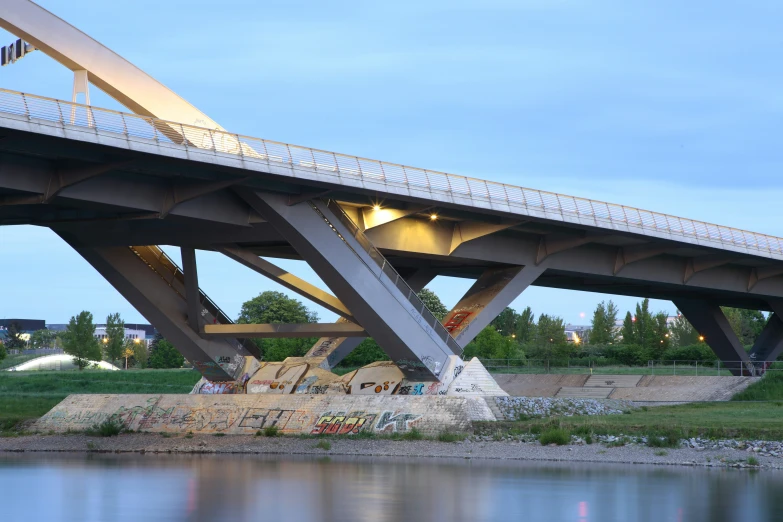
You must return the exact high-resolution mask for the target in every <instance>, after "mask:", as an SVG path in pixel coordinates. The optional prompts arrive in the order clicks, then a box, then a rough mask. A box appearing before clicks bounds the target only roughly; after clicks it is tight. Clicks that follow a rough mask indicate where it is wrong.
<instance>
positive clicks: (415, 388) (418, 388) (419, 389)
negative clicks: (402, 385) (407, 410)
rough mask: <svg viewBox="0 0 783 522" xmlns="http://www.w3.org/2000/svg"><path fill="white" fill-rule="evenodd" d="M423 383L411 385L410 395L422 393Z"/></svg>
mask: <svg viewBox="0 0 783 522" xmlns="http://www.w3.org/2000/svg"><path fill="white" fill-rule="evenodd" d="M423 390H424V383H421V382H420V383H418V384H415V385H414V386H413V393H411V395H424V391H423Z"/></svg>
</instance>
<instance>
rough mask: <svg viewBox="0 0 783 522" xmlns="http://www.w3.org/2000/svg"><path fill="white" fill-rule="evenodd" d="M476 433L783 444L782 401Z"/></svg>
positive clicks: (531, 423) (489, 427) (520, 424)
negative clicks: (552, 432)
mask: <svg viewBox="0 0 783 522" xmlns="http://www.w3.org/2000/svg"><path fill="white" fill-rule="evenodd" d="M475 428H476V430H477V432H479V433H481V434H483V435H491V434H494V433H495V432H496V431H497V430H498V429H501V430H503V431H506V432H511V431H515V432H517V433H519V432H523V433H524V432H528V433H543V432H544V431H546V430H549V429H553V428H560V429H564V430H567V431H570V432H571V433H574V434H576V435H586V434H588V433H590V434H592V435H593V436H595V435H615V436H617V435H620V434H625V435H649V434H651V433H654V434H660V435H666V434H667V433H669V432H672V431H677V432H679V433H680V436H681V437H682V438H686V437H709V438H731V437H739V438H748V439H766V440H783V401H780V402H767V403H743V402H711V403H694V404H683V405H678V406H657V407H655V408H648V409H647V410H646V411H644V410H641V409H638V410H633V411H631V413H630V414H628V415H601V416H575V417H560V418H556V419H552V418H549V419H530V420H526V421H507V422H478V423H475Z"/></svg>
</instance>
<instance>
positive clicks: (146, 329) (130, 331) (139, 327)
mask: <svg viewBox="0 0 783 522" xmlns="http://www.w3.org/2000/svg"><path fill="white" fill-rule="evenodd" d="M46 327H47V328H48V329H49V330H52V331H55V332H64V331H65V330H66V328H68V325H67V324H47V325H46ZM156 333H158V331H157V330H156V329H155V327H154V326H152V325H151V324H143V323H125V338H126V339H133V340H136V339H139V340H141V341H144V342H145V344H146V345H147V346H149V345H150V343H151V342H152V340H153V339H155V334H156ZM95 337H96V338H97V339H104V338H105V337H106V325H105V324H97V325H95Z"/></svg>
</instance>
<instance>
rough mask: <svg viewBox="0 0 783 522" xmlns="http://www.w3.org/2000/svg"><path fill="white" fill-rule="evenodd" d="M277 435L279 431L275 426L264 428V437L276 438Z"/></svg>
mask: <svg viewBox="0 0 783 522" xmlns="http://www.w3.org/2000/svg"><path fill="white" fill-rule="evenodd" d="M278 435H280V429H279V428H278V427H277V426H275V425H272V426H267V427H266V428H264V437H277V436H278Z"/></svg>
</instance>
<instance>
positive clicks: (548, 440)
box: [538, 428, 571, 446]
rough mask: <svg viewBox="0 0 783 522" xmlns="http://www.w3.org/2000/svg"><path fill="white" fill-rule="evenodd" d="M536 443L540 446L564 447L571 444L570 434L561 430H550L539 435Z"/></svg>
mask: <svg viewBox="0 0 783 522" xmlns="http://www.w3.org/2000/svg"><path fill="white" fill-rule="evenodd" d="M538 441H539V442H540V443H541V445H542V446H547V445H549V444H557V445H558V446H565V445H567V444H570V443H571V433H570V432H569V431H567V430H564V429H562V428H552V429H549V430H547V431H545V432H544V433H542V434H541V435H539V437H538Z"/></svg>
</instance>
